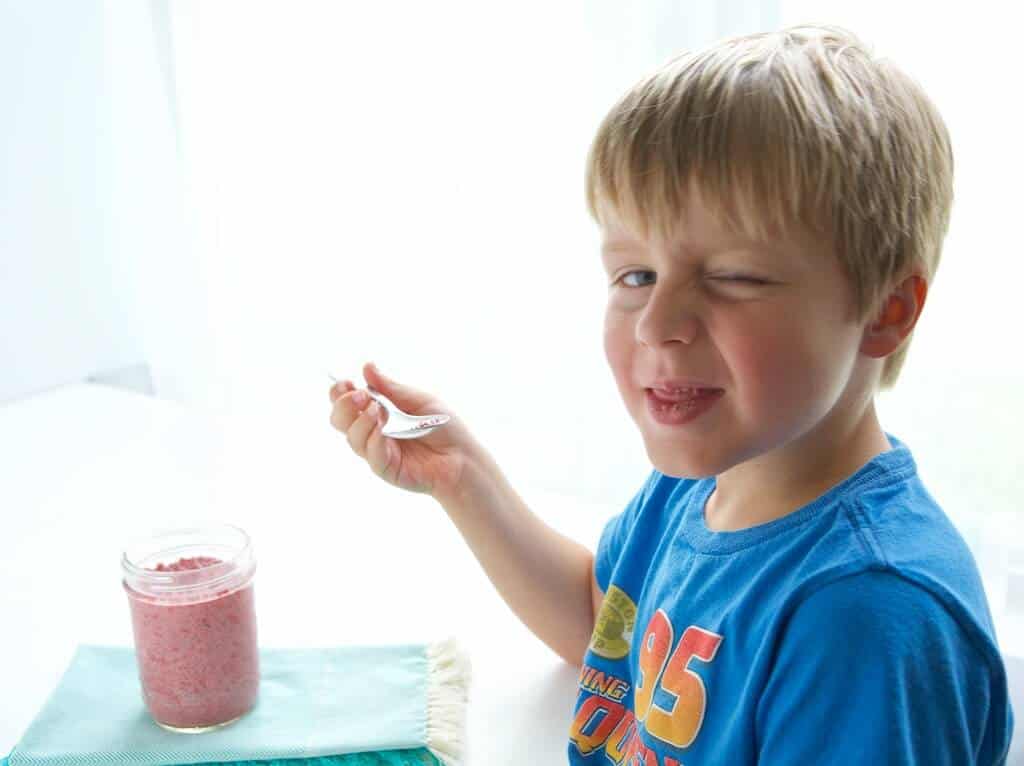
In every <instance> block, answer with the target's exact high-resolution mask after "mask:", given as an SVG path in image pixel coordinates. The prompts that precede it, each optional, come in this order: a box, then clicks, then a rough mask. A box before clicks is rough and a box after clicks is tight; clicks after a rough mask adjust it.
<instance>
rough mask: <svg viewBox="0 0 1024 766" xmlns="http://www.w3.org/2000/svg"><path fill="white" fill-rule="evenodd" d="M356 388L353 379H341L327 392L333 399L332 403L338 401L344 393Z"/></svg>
mask: <svg viewBox="0 0 1024 766" xmlns="http://www.w3.org/2000/svg"><path fill="white" fill-rule="evenodd" d="M355 388H356V387H355V386H354V385H352V381H350V380H339V381H338V382H337V383H335V384H334V385H333V386H331V390H330V391H328V392H327V395H328V396H329V397H330V399H331V404H334V403H335V402H336V401H338V399H340V398H341V397H342V395H343V394H346V393H348V392H349V391H355Z"/></svg>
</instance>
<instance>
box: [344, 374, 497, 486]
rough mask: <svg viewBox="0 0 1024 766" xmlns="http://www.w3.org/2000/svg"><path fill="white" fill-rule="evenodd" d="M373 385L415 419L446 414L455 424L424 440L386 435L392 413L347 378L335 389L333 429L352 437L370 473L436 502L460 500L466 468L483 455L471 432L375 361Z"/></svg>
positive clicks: (368, 379) (434, 401)
mask: <svg viewBox="0 0 1024 766" xmlns="http://www.w3.org/2000/svg"><path fill="white" fill-rule="evenodd" d="M363 377H364V378H365V379H366V382H367V384H368V385H370V386H373V387H374V388H375V389H377V390H378V391H380V392H381V393H382V394H384V395H385V396H386V397H388V398H389V399H390V400H391V401H393V402H394V403H395V405H396V406H397V407H398V408H399V409H401V410H403V411H405V412H408V413H409V414H410V415H426V414H437V413H444V414H446V415H449V416H450V417H451V420H449V421H448V423H447V424H446V425H445V426H444V427H443V428H438V429H436V430H435V431H433V432H432V433H430V434H428V435H426V436H421V437H419V438H418V439H390V438H388V437H386V436H384V435H383V434H382V433H381V427H382V426H383V425H384V423H386V422H387V411H386V410H385V409H384V408H383V407H381V406H380V405H379V404H378V403H377V402H375V401H373V399H371V398H370V397H369V394H368V393H367V392H366V391H365V390H359V389H356V387H355V386H354V385H353V384H352V383H351V382H349V381H347V380H343V381H341V382H340V383H336V384H335V385H334V386H332V387H331V390H330V393H329V395H330V399H331V403H332V405H333V408H332V410H331V425H332V426H334V427H335V428H337V429H338V430H339V431H341V432H342V433H343V434H345V436H346V437H347V438H348V443H349V446H350V447H351V448H352V451H353V452H355V453H356V454H357V455H358V456H359V457H361V458H363V460H365V461H366V462H367V463H368V464H369V466H370V469H371V470H372V471H373V472H374V473H375V474H377V475H378V476H379V477H380V478H382V479H384V481H386V482H388V483H389V484H393V485H394V486H396V487H399V488H401V489H405V490H409V491H410V492H422V493H426V494H429V495H431V496H433V497H434V498H435V499H438V500H440V499H441V498H446V497H453V496H455V495H456V494H457V493H458V491H459V489H460V486H461V482H462V481H463V480H464V478H465V476H466V473H467V471H466V468H467V465H468V464H469V462H470V461H471V460H472V459H476V457H477V455H478V454H479V453H480V447H479V445H478V444H477V443H476V441H475V440H474V438H473V436H472V435H471V434H470V433H469V431H468V429H467V428H466V427H465V425H464V424H463V423H462V421H461V420H460V419H459V418H457V417H456V416H455V415H454V414H453V413H452V412H451V411H450V410H449V409H448V408H447V407H446V406H445V405H444V404H442V403H441V402H440V401H439V400H437V399H436V398H434V397H432V396H431V395H430V394H427V393H424V392H422V391H418V390H416V389H414V388H411V387H410V386H406V385H403V384H399V383H396V382H395V381H393V380H391V379H390V378H386V377H384V376H383V375H381V374H380V371H379V370H377V368H376V366H374V365H373V364H372V363H369V364H365V365H363Z"/></svg>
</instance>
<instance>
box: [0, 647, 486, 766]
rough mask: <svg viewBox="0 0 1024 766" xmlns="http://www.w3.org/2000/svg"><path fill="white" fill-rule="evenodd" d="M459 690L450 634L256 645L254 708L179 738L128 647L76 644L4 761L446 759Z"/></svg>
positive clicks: (459, 709)
mask: <svg viewBox="0 0 1024 766" xmlns="http://www.w3.org/2000/svg"><path fill="white" fill-rule="evenodd" d="M468 685H469V661H468V659H467V658H466V656H465V655H464V654H463V653H462V652H461V651H460V650H459V649H458V647H457V646H456V644H455V642H454V641H453V640H451V639H449V640H447V641H442V642H438V643H433V644H427V645H423V644H418V645H397V646H376V647H358V646H353V647H334V648H327V649H261V650H260V689H259V699H258V701H257V703H256V706H255V707H254V708H253V709H252V710H251V711H250V712H249V713H247V714H246V715H245V716H244V717H242V718H241V719H240V720H238V721H236V722H235V723H232V724H230V725H229V726H226V727H224V728H223V729H216V730H214V731H210V732H205V733H203V734H179V733H174V732H170V731H167V730H165V729H163V728H162V727H160V726H158V725H157V724H156V723H155V722H154V721H153V719H152V718H151V717H150V716H149V713H148V711H147V710H146V708H145V705H144V703H143V701H142V690H141V687H140V683H139V677H138V670H137V666H136V663H135V652H134V650H133V649H131V648H125V647H110V646H90V645H81V646H79V647H78V650H77V651H76V653H75V655H74V657H73V658H72V660H71V664H70V666H69V667H68V669H67V671H65V673H64V676H63V677H62V678H61V680H60V682H59V684H58V685H57V688H56V689H55V690H54V692H53V694H52V695H51V696H50V698H49V700H47V702H46V704H45V705H44V706H43V709H42V710H41V711H40V712H39V715H37V716H36V718H35V720H33V722H32V723H31V724H30V725H29V727H28V730H27V731H26V732H25V734H24V736H23V737H22V739H21V741H20V742H19V743H18V744H17V745H15V747H14V750H12V751H11V754H10V755H9V756H8V759H9V766H110V764H113V763H116V764H118V766H184V765H185V764H201V763H203V764H205V763H225V762H227V763H242V762H253V761H258V762H260V763H259V764H253V766H271V764H268V763H267V762H277V761H282V760H285V759H289V760H290V762H289V763H288V764H287V766H371V764H372V765H373V766H457V764H459V763H460V761H461V758H462V753H463V743H464V740H465V710H466V701H467V690H468ZM293 759H309V761H310V763H309V764H303V763H302V761H301V760H300V761H297V762H295V761H293ZM314 759H315V762H314ZM0 766H8V764H7V763H6V762H5V761H4V760H2V759H0ZM273 766H284V764H277V763H275V764H273Z"/></svg>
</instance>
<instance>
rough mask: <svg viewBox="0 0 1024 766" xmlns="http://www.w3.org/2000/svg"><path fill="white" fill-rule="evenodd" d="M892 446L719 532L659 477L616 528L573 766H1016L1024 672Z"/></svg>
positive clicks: (609, 529)
mask: <svg viewBox="0 0 1024 766" xmlns="http://www.w3.org/2000/svg"><path fill="white" fill-rule="evenodd" d="M889 440H890V443H891V444H892V446H893V449H891V450H890V451H888V452H885V453H882V454H880V455H878V456H876V457H875V458H874V459H872V460H871V461H870V462H869V463H867V464H866V465H864V466H863V467H862V468H861V469H860V470H859V471H857V473H855V474H854V475H853V476H850V477H848V478H847V479H846V480H844V481H843V482H842V483H840V484H838V485H836V486H835V487H833V488H832V489H830V490H829V491H828V492H826V493H825V494H824V495H822V496H821V497H819V498H818V499H817V500H815V501H814V502H812V503H810V504H809V505H806V506H804V507H803V508H800V509H798V510H796V511H794V512H793V513H790V514H788V515H787V516H784V517H782V518H779V519H776V520H775V521H772V522H769V523H767V524H761V525H758V526H754V527H750V528H748V529H743V530H739V531H733V532H713V531H711V530H709V529H708V528H707V527H706V526H705V524H704V504H705V501H706V500H707V498H708V497H709V496H710V495H711V492H712V490H713V489H714V487H715V480H714V479H713V478H709V479H703V480H699V481H695V480H690V479H678V478H672V477H668V476H665V475H664V474H661V473H659V472H658V471H654V472H653V473H652V474H651V475H650V477H649V478H648V480H647V481H646V483H645V484H644V486H643V488H642V489H641V490H640V492H639V493H637V495H636V497H634V498H633V500H632V501H631V502H630V504H629V505H628V506H627V508H626V510H625V511H624V512H623V513H622V514H620V515H619V516H616V517H615V518H613V519H612V520H611V521H610V522H609V523H608V525H607V526H606V527H605V530H604V533H603V534H602V536H601V540H600V543H599V545H598V549H597V554H596V557H595V563H594V572H595V577H596V579H597V583H598V584H599V585H600V586H601V589H602V590H603V591H604V593H605V598H604V603H603V605H602V607H601V610H600V612H599V614H598V618H597V622H596V625H595V627H594V633H593V636H592V638H591V643H590V646H589V648H588V650H587V653H586V656H585V657H584V662H583V667H582V669H581V671H580V677H579V697H578V698H577V701H576V706H575V716H574V721H573V724H572V728H571V733H570V743H569V762H570V763H571V764H579V765H581V766H582V765H584V764H586V765H587V766H593V765H594V764H609V763H614V764H621V765H622V766H746V765H747V764H762V765H765V764H767V765H768V766H789V765H790V764H796V765H797V766H805V765H806V766H810V765H811V764H813V765H814V766H827V765H829V764H844V765H845V764H889V765H893V764H920V765H921V766H942V765H943V764H950V765H954V764H955V766H966V764H985V765H986V766H987V765H988V764H1002V763H1003V762H1004V761H1005V758H1006V753H1007V750H1008V749H1009V743H1010V735H1011V733H1012V731H1013V712H1012V710H1011V708H1010V703H1009V698H1008V689H1007V680H1006V671H1005V668H1004V666H1003V661H1002V658H1001V657H1000V654H999V650H998V647H997V644H996V639H995V630H994V628H993V625H992V618H991V615H990V613H989V609H988V603H987V602H986V600H985V593H984V591H983V589H982V584H981V578H980V576H979V574H978V570H977V566H976V565H975V562H974V559H973V557H972V556H971V553H970V551H969V549H968V548H967V546H966V544H965V543H964V541H963V538H961V536H960V535H959V533H958V532H957V531H956V529H955V528H954V527H953V525H952V523H951V522H950V520H949V518H948V517H947V516H946V515H945V513H944V512H943V511H942V509H941V508H940V507H939V506H938V504H937V503H936V502H935V500H934V499H933V498H932V496H931V495H930V494H929V493H928V491H927V490H926V489H925V487H924V485H923V484H922V482H921V480H920V478H919V477H918V474H917V466H916V464H915V462H914V458H913V456H912V455H911V453H910V450H909V449H907V447H906V445H904V444H903V443H902V442H900V441H899V440H898V439H895V438H894V437H893V436H891V435H889Z"/></svg>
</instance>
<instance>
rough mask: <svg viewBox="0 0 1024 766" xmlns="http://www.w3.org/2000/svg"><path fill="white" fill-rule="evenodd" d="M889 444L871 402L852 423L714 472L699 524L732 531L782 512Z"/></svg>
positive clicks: (810, 497) (818, 493) (854, 469)
mask: <svg viewBox="0 0 1024 766" xmlns="http://www.w3.org/2000/svg"><path fill="white" fill-rule="evenodd" d="M825 425H826V424H824V423H823V424H822V426H825ZM836 445H839V448H837V446H836ZM891 448H892V447H891V445H890V444H889V439H888V437H886V435H885V432H884V431H883V430H882V426H881V424H880V423H879V421H878V416H877V414H876V412H875V406H874V403H873V402H872V403H870V404H869V405H868V407H867V408H866V409H865V410H864V412H863V413H861V416H860V418H858V419H857V421H856V422H855V423H852V424H849V425H847V426H845V427H840V426H836V425H833V426H832V427H823V428H819V429H816V430H815V431H812V432H810V433H808V434H805V435H804V436H803V437H801V438H800V439H798V440H796V441H794V442H791V443H790V444H787V445H785V446H784V447H782V448H780V449H778V450H775V451H774V452H771V453H768V454H766V455H762V456H760V457H758V458H757V459H755V460H751V461H748V462H746V463H741V464H740V465H738V466H734V467H733V468H731V469H729V470H728V471H726V472H725V473H723V474H721V475H719V476H718V477H717V480H716V486H715V490H714V492H712V494H711V496H710V497H709V498H708V500H707V504H706V505H705V508H704V524H705V526H706V527H707V528H708V529H709V530H711V531H713V532H735V531H738V530H741V529H747V528H749V527H753V526H757V525H759V524H767V523H768V522H770V521H774V520H776V519H779V518H782V517H783V516H787V515H788V514H790V513H792V512H794V511H796V510H798V509H800V508H802V507H803V506H805V505H807V504H808V503H810V502H812V501H813V500H815V499H817V498H819V497H821V496H822V495H823V494H825V493H826V492H827V491H828V490H829V489H831V488H832V487H834V486H836V485H837V484H839V483H840V482H842V481H843V480H844V479H847V478H848V477H850V476H852V475H853V474H855V473H856V472H857V471H858V470H860V468H862V467H863V466H864V465H865V464H866V463H868V462H869V461H870V460H871V459H872V458H874V457H875V456H876V455H879V454H881V453H883V452H887V451H889V450H890V449H891Z"/></svg>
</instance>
